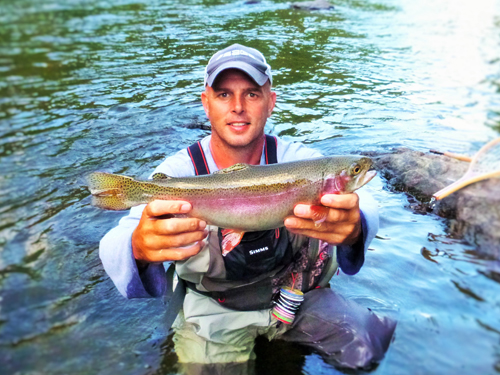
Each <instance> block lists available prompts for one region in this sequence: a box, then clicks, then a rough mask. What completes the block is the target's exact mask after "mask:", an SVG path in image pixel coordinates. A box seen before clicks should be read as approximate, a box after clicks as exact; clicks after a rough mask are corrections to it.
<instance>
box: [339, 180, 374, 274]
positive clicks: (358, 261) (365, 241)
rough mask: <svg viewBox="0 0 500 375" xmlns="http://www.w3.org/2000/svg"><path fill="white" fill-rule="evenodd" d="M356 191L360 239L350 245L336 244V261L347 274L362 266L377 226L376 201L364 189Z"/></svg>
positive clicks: (354, 272)
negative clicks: (359, 216) (359, 218)
mask: <svg viewBox="0 0 500 375" xmlns="http://www.w3.org/2000/svg"><path fill="white" fill-rule="evenodd" d="M357 193H358V195H359V208H360V215H361V231H362V236H361V239H360V241H358V243H356V244H354V245H352V246H346V245H342V246H337V262H338V264H339V266H340V268H341V269H342V272H344V273H346V274H348V275H354V274H356V273H358V272H359V270H360V269H361V266H363V263H364V261H365V254H366V251H367V250H368V246H370V243H371V242H372V240H373V238H375V235H376V234H377V232H378V227H379V217H378V205H377V202H376V201H375V199H373V197H372V196H371V195H370V194H369V193H368V192H367V191H366V190H359V191H358V192H357Z"/></svg>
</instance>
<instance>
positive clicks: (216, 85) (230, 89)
mask: <svg viewBox="0 0 500 375" xmlns="http://www.w3.org/2000/svg"><path fill="white" fill-rule="evenodd" d="M271 81H272V77H271V67H270V66H269V65H268V64H267V63H266V60H265V58H264V56H263V55H262V54H261V53H260V52H258V51H257V50H255V49H253V48H248V47H244V46H241V45H239V44H234V45H232V46H230V47H228V48H226V49H223V50H222V51H219V52H217V53H216V54H215V55H214V56H213V57H212V58H211V59H210V61H209V63H208V65H207V68H206V74H205V91H204V92H203V93H202V95H201V98H202V102H203V107H204V109H205V113H206V114H207V117H208V118H209V120H210V123H211V124H212V140H213V141H214V142H216V143H218V144H224V145H225V147H230V148H249V149H252V148H258V147H259V145H262V139H263V134H264V126H265V124H266V121H267V118H268V117H269V116H271V113H272V111H273V109H274V104H275V103H276V93H274V92H272V91H271Z"/></svg>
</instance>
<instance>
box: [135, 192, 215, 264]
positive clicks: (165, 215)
mask: <svg viewBox="0 0 500 375" xmlns="http://www.w3.org/2000/svg"><path fill="white" fill-rule="evenodd" d="M191 209H192V207H191V204H190V203H188V202H184V201H164V200H155V201H153V202H151V203H149V204H148V205H147V206H146V207H145V208H144V211H143V213H142V217H141V220H140V221H139V225H138V226H137V228H136V229H135V231H134V233H133V234H132V250H133V252H134V257H135V259H136V260H137V261H138V263H139V264H140V263H152V262H155V263H156V262H165V261H173V260H183V259H186V258H189V257H192V256H193V255H196V254H198V253H199V252H200V250H201V249H202V248H203V245H204V241H203V239H204V238H205V237H206V236H207V235H208V230H207V229H206V226H207V223H206V222H204V221H203V220H200V219H195V218H175V217H173V216H172V215H173V214H186V213H188V212H189V211H191Z"/></svg>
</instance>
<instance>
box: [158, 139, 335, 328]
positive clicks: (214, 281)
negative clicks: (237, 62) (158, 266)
mask: <svg viewBox="0 0 500 375" xmlns="http://www.w3.org/2000/svg"><path fill="white" fill-rule="evenodd" d="M264 152H265V153H264V155H265V161H266V164H275V163H277V162H278V160H277V139H276V138H275V137H273V136H270V135H266V139H265V148H264ZM188 154H189V157H190V158H191V161H192V163H193V166H194V170H195V173H196V175H197V176H200V175H206V174H210V170H209V167H208V163H207V161H206V157H205V154H204V152H203V148H202V146H201V143H200V142H196V143H194V144H193V145H191V146H189V147H188ZM222 239H223V235H222V233H221V228H219V230H218V239H217V242H218V246H217V245H216V244H215V243H214V242H213V241H211V242H212V246H209V251H210V266H209V271H208V272H207V273H206V274H205V275H204V276H203V279H202V282H201V287H202V288H204V289H205V290H200V289H199V288H197V285H196V284H194V283H192V282H189V281H186V280H183V279H181V278H180V277H178V278H177V279H178V283H177V286H176V288H175V291H174V292H173V294H172V291H171V287H168V288H167V290H168V291H167V295H166V298H167V300H168V299H170V301H169V304H168V308H167V312H166V324H167V327H169V328H170V327H171V325H172V324H173V322H174V320H175V318H176V316H177V314H178V313H179V311H180V309H181V308H182V304H183V301H184V297H185V294H186V287H187V288H189V289H192V290H193V291H196V292H197V293H199V294H203V295H206V296H208V297H211V298H212V299H214V300H215V301H217V302H218V303H219V304H220V305H221V306H224V307H227V308H230V309H233V310H240V311H253V310H262V309H266V308H271V307H272V301H273V287H274V289H276V285H273V280H274V281H275V280H276V279H279V278H280V277H282V276H283V275H280V274H285V273H287V272H289V266H290V264H291V263H293V261H294V252H293V249H292V245H291V243H290V238H289V234H288V231H287V230H285V228H277V229H271V230H266V231H259V232H248V233H245V235H244V236H243V238H242V239H241V241H240V243H239V244H238V246H236V247H235V248H234V249H233V250H231V251H230V252H229V253H228V254H227V255H226V256H222V251H221V241H222ZM316 244H317V241H316ZM318 250H319V249H318ZM313 253H314V255H313V258H316V257H317V256H318V252H316V251H315V252H313ZM329 255H330V257H332V255H333V254H329ZM330 259H331V258H330ZM311 261H314V259H311ZM330 263H331V262H330ZM334 263H335V267H334V269H332V270H331V271H330V272H327V273H330V275H329V276H330V277H331V276H333V272H335V269H336V262H334ZM327 268H329V267H327ZM332 271H333V272H332ZM174 273H175V265H174V263H172V264H171V265H170V267H169V269H168V270H167V280H168V284H169V285H172V279H173V275H174ZM328 280H329V278H328ZM320 284H321V283H320ZM316 285H318V284H317V283H316ZM307 290H309V288H307ZM304 291H305V290H304Z"/></svg>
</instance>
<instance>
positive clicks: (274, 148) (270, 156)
mask: <svg viewBox="0 0 500 375" xmlns="http://www.w3.org/2000/svg"><path fill="white" fill-rule="evenodd" d="M265 154H266V164H276V163H277V162H278V140H277V139H276V137H274V136H272V135H268V134H266V153H265Z"/></svg>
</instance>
